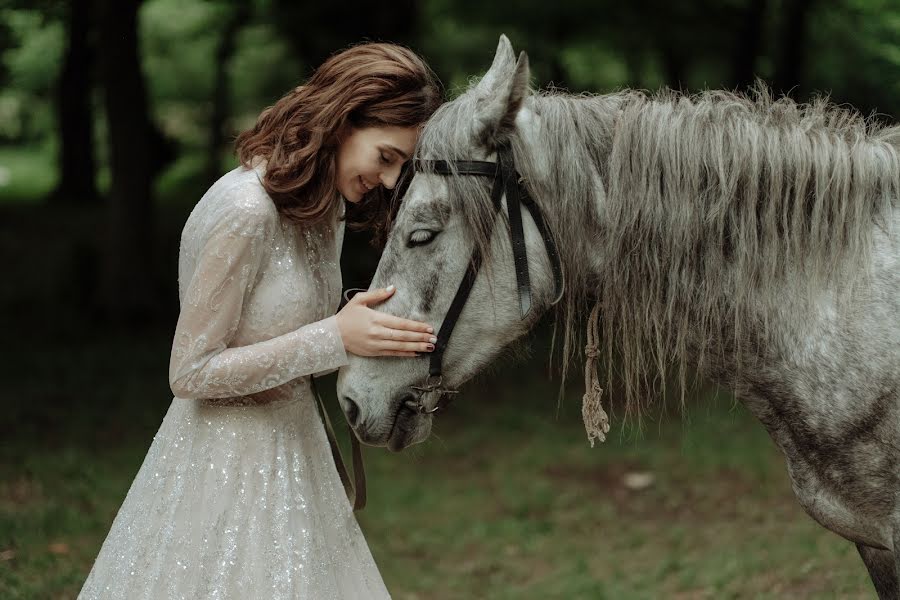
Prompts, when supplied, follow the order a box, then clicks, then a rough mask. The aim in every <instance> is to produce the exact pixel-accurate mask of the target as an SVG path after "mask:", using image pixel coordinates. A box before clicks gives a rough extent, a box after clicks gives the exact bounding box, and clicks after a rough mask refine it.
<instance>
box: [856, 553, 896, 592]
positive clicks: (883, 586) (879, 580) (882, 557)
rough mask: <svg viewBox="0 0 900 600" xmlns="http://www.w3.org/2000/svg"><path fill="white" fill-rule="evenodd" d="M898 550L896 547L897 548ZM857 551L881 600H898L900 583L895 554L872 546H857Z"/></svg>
mask: <svg viewBox="0 0 900 600" xmlns="http://www.w3.org/2000/svg"><path fill="white" fill-rule="evenodd" d="M895 548H896V546H895ZM856 549H857V550H858V551H859V555H860V556H861V557H862V559H863V562H864V563H865V564H866V569H868V570H869V577H871V578H872V583H873V584H874V585H875V591H876V592H878V598H879V600H897V599H898V598H900V583H898V580H897V572H898V568H900V567H898V565H897V560H896V559H895V558H894V553H893V552H891V551H890V550H880V549H878V548H872V547H870V546H863V545H862V544H857V545H856Z"/></svg>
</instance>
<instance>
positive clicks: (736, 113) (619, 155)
mask: <svg viewBox="0 0 900 600" xmlns="http://www.w3.org/2000/svg"><path fill="white" fill-rule="evenodd" d="M498 144H509V145H510V146H511V147H512V150H513V153H514V155H515V161H516V165H517V168H518V169H519V172H520V174H521V175H522V176H523V177H524V178H525V184H526V186H527V188H528V190H529V192H530V194H531V195H532V197H533V198H534V199H535V200H536V201H537V202H538V203H539V204H540V205H541V208H542V209H543V210H544V211H545V214H546V215H547V217H548V221H549V223H550V226H551V229H552V231H553V232H554V234H555V236H556V238H557V244H558V246H559V248H560V254H561V256H562V259H563V270H564V274H565V280H566V295H565V296H564V301H563V302H562V306H561V308H560V309H559V311H560V315H561V320H562V323H563V327H564V332H565V334H566V335H565V342H564V346H565V347H566V348H567V349H571V348H572V347H573V346H574V343H573V340H575V339H577V336H575V335H573V333H572V332H573V331H574V323H575V322H576V316H577V315H580V314H583V312H584V308H585V305H586V304H587V303H589V302H597V303H599V305H600V307H601V309H602V315H603V332H604V339H605V344H606V345H607V349H608V350H609V352H608V356H610V357H612V356H613V355H615V356H617V357H618V358H619V359H620V362H621V364H620V365H619V367H620V369H621V371H622V373H623V374H624V380H625V387H626V412H631V413H636V414H640V412H641V411H642V410H643V409H644V407H643V406H642V405H641V397H642V396H643V395H645V393H646V391H647V386H646V385H643V384H646V383H648V382H651V381H652V380H653V379H654V377H656V376H658V377H659V380H662V381H665V380H666V374H667V373H671V372H672V371H674V372H676V373H678V374H679V375H680V379H681V383H682V384H684V383H685V373H686V371H687V367H688V366H689V367H690V368H691V369H694V370H696V371H697V372H698V373H700V374H701V375H702V376H703V377H706V378H709V379H711V380H714V381H717V382H719V383H720V384H721V385H723V386H725V387H728V388H730V389H733V390H734V392H735V394H736V397H737V398H738V399H740V400H741V401H742V402H743V403H744V404H745V405H746V406H747V407H748V408H749V409H750V410H751V411H752V412H753V414H754V415H755V416H756V417H757V418H758V419H759V420H760V422H761V423H762V424H763V425H764V427H765V428H766V429H767V430H768V432H769V434H770V435H771V437H772V438H773V440H774V441H775V443H776V444H777V446H778V447H779V449H780V450H781V451H782V453H783V454H784V456H785V459H786V462H787V466H788V470H789V473H790V478H791V481H792V485H793V489H794V492H795V494H796V496H797V498H798V500H799V502H800V504H801V505H802V506H803V508H804V509H805V510H806V512H807V513H808V514H809V515H810V516H812V517H813V518H814V519H815V520H816V521H818V522H819V523H820V524H822V525H823V526H825V527H826V528H828V529H830V530H832V531H834V532H836V533H838V534H839V535H841V536H843V537H845V538H847V539H848V540H851V541H853V542H855V543H856V544H857V547H858V548H859V550H860V554H861V555H862V557H863V560H864V562H865V563H866V566H867V568H868V569H869V572H870V574H871V575H872V578H873V581H874V582H875V586H876V589H877V590H878V593H879V595H880V597H882V598H892V597H896V596H897V595H898V594H900V587H898V579H897V573H898V572H900V566H898V561H897V559H896V558H895V557H896V556H897V555H900V552H898V551H897V550H898V547H900V497H898V496H900V235H898V232H900V213H898V212H897V211H896V207H897V206H898V204H900V128H886V129H881V130H876V131H874V132H869V131H868V130H867V129H866V126H865V124H864V123H862V121H861V119H859V118H858V117H854V116H853V115H850V114H848V113H843V112H840V111H837V110H833V109H831V108H828V107H824V108H823V107H818V108H817V107H812V108H810V109H809V112H808V113H803V114H801V111H799V110H798V108H797V106H796V105H794V104H793V103H789V102H788V103H784V104H778V103H772V102H770V101H767V100H763V101H761V102H760V103H759V104H758V105H757V104H753V103H752V102H750V101H747V100H746V99H742V98H740V97H737V96H733V95H727V94H721V95H716V94H713V93H711V94H710V96H708V97H704V99H702V100H701V101H699V102H697V103H696V105H694V104H692V103H691V100H689V99H687V98H681V97H671V96H669V97H665V98H663V99H662V100H661V101H655V100H646V99H645V98H644V97H643V96H639V95H634V94H633V93H630V92H624V93H619V94H611V95H608V96H597V97H572V96H544V97H538V96H528V65H527V58H526V57H524V54H523V55H522V56H520V58H519V60H518V61H516V60H515V57H514V55H513V53H512V48H511V46H510V45H509V42H508V40H506V38H505V37H504V38H501V43H500V47H499V48H498V51H497V55H496V57H495V59H494V64H493V65H492V67H491V69H490V70H489V71H488V73H487V74H486V75H485V76H484V78H483V79H482V80H481V82H479V83H478V84H477V85H475V86H474V87H473V88H471V89H470V90H469V91H468V92H467V93H466V94H464V95H463V96H462V97H460V98H459V99H457V100H455V101H453V102H451V103H448V104H447V105H444V107H442V108H441V109H440V110H439V111H438V113H436V114H435V117H433V119H432V121H430V122H429V123H428V125H427V126H426V128H425V132H424V134H423V136H422V140H420V146H419V148H418V149H417V156H420V157H423V158H430V159H436V158H446V159H482V160H483V159H491V157H493V156H494V149H495V148H496V147H497V145H498ZM489 214H490V215H491V219H493V216H492V215H493V214H494V213H493V209H492V208H491V205H490V200H489V198H488V194H487V189H486V185H485V184H484V183H483V182H480V181H471V178H470V179H469V180H467V179H466V178H464V177H456V178H454V177H449V178H448V177H444V178H442V177H439V176H435V175H429V174H427V173H420V174H417V175H416V177H415V178H414V179H413V181H412V182H411V184H410V186H409V190H408V192H407V195H406V197H405V198H404V201H403V206H402V207H401V210H400V212H399V214H398V216H397V220H396V222H395V224H394V227H393V229H392V232H391V234H390V237H389V239H388V245H387V248H386V250H385V253H384V256H383V257H382V260H381V262H380V264H379V267H378V270H377V272H376V274H375V278H374V280H373V285H375V286H379V285H387V284H388V283H393V284H396V285H397V287H398V292H397V293H396V294H395V295H394V296H393V297H392V298H391V299H390V300H389V301H388V302H387V303H386V304H385V305H384V306H383V308H384V310H386V311H387V312H391V313H394V314H399V315H404V316H408V317H411V318H415V319H417V320H423V321H430V322H434V323H435V324H437V323H440V321H441V319H442V316H443V315H444V314H446V311H447V309H448V306H449V304H450V296H451V295H452V290H454V289H455V288H456V285H457V283H458V282H459V280H460V279H461V277H462V274H463V272H464V271H465V269H466V264H467V257H468V256H470V253H471V249H472V248H473V247H474V246H478V247H479V248H481V249H482V250H483V254H484V256H485V257H486V263H487V265H488V267H489V268H488V272H487V273H482V274H481V275H479V276H478V278H477V279H476V281H475V285H474V287H473V289H472V293H471V295H470V296H469V300H468V301H467V304H466V306H465V308H464V309H463V311H462V314H461V315H460V318H459V322H458V327H457V329H456V330H455V333H454V334H453V335H454V337H453V340H452V341H451V343H450V344H449V346H448V348H447V353H446V355H445V358H444V365H445V368H444V372H445V379H444V381H445V383H448V384H449V385H451V386H458V385H460V384H461V383H463V382H464V381H465V380H467V379H468V378H470V377H471V376H472V375H473V374H474V373H476V372H477V371H478V370H480V369H481V368H483V367H484V366H485V365H486V364H487V363H488V362H490V361H491V360H492V359H493V358H494V357H495V356H496V355H497V354H498V353H499V352H500V351H501V350H502V348H503V347H505V346H506V345H508V344H509V343H510V342H512V341H513V340H515V339H517V338H518V337H520V336H522V335H523V334H525V333H526V332H527V331H528V329H530V327H531V326H533V324H534V323H535V322H536V320H537V318H538V316H539V315H540V313H541V312H546V311H547V310H549V309H550V308H551V306H550V302H551V299H552V297H553V293H552V291H553V290H552V288H553V277H552V275H551V272H550V267H549V261H548V259H547V257H546V255H544V253H543V246H542V243H541V240H540V236H539V235H538V233H537V231H536V228H535V225H534V222H533V221H532V220H531V218H530V217H529V215H528V214H527V213H526V214H524V215H523V221H524V223H525V230H526V241H527V244H528V251H529V253H530V255H529V263H530V264H529V266H530V270H531V283H532V288H533V292H534V298H535V303H534V306H535V309H534V310H532V314H531V315H530V316H529V317H528V318H526V319H521V318H520V315H519V314H518V310H517V307H516V306H515V302H514V301H513V299H514V298H515V297H516V285H515V280H514V277H513V275H512V273H513V261H512V259H511V257H510V255H509V254H510V253H509V251H508V248H509V247H508V244H507V242H506V237H505V235H501V234H500V233H499V230H500V229H502V228H503V226H500V225H498V226H496V227H495V226H494V223H493V221H492V220H491V219H488V218H487V217H486V215H489ZM422 230H427V231H429V232H431V233H430V235H429V236H428V239H430V240H433V241H431V242H429V243H428V244H427V245H424V246H420V245H417V244H412V243H410V242H409V240H410V239H413V237H414V236H412V234H413V233H414V232H421V231H422ZM608 362H610V361H608ZM610 364H612V363H611V362H610ZM610 368H611V367H610ZM426 373H427V366H426V362H425V361H417V360H413V359H411V360H406V361H403V360H397V361H384V360H378V359H371V358H362V357H355V356H351V357H350V364H349V366H348V367H346V368H344V369H342V370H341V373H340V375H339V379H338V394H339V397H340V398H341V401H342V402H343V404H344V406H345V410H346V411H347V412H348V414H353V415H355V417H356V420H355V422H352V423H351V425H353V427H354V429H355V431H356V432H357V435H358V436H359V437H360V439H362V440H363V441H364V442H367V443H374V444H382V445H384V444H386V445H389V446H390V447H391V448H392V449H400V448H402V447H404V446H406V445H409V444H411V443H416V442H420V441H422V440H423V439H425V438H426V437H427V435H428V433H429V432H430V428H431V422H432V416H431V415H423V414H416V413H412V412H410V411H408V410H407V409H406V408H404V407H405V406H406V405H407V404H408V401H409V398H410V394H411V393H412V392H411V391H410V390H412V389H415V386H416V384H418V383H419V382H420V381H421V380H422V379H423V377H424V376H425V375H426ZM653 387H654V386H653V385H652V383H651V385H650V386H649V388H650V390H652V389H653ZM350 405H355V406H353V410H350V408H349V407H350Z"/></svg>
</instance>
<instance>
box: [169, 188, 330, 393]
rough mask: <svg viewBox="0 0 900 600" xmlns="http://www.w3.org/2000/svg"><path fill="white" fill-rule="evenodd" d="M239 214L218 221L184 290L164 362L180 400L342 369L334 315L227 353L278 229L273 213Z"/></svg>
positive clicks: (250, 205)
mask: <svg viewBox="0 0 900 600" xmlns="http://www.w3.org/2000/svg"><path fill="white" fill-rule="evenodd" d="M236 208H238V209H239V210H229V211H226V213H225V214H224V215H222V216H221V217H220V218H219V219H218V223H217V225H216V226H214V227H213V230H212V233H211V234H209V236H208V240H207V242H206V243H205V245H204V246H203V248H202V249H201V251H200V254H199V258H198V260H197V265H196V267H195V269H194V272H193V274H192V275H191V277H190V282H189V283H188V285H187V288H186V289H185V293H184V296H183V300H182V305H181V314H180V315H179V317H178V324H177V325H176V327H175V338H174V341H173V343H172V355H171V359H170V362H169V384H170V386H171V388H172V392H173V393H174V394H175V396H176V397H179V398H227V397H232V396H243V395H248V394H253V393H256V392H260V391H262V390H267V389H270V388H273V387H276V386H279V385H281V384H283V383H286V382H288V381H291V380H292V379H296V378H298V377H302V376H304V375H309V374H312V373H317V372H320V371H325V370H328V369H335V368H337V367H340V366H342V365H344V364H346V363H347V355H346V352H345V350H344V344H343V341H342V340H341V336H340V332H339V330H338V327H337V322H336V319H335V317H333V316H332V317H329V318H327V319H324V320H322V321H317V322H314V323H310V324H308V325H305V326H303V327H300V328H299V329H296V330H294V331H291V332H288V333H285V334H283V335H280V336H277V337H274V338H272V339H269V340H265V341H262V342H258V343H255V344H250V345H247V346H239V347H230V342H231V341H232V339H233V338H234V335H235V333H236V331H237V329H238V324H239V322H240V318H241V309H242V307H243V305H244V302H245V300H246V298H247V295H248V293H249V292H250V291H251V289H252V286H253V282H254V281H255V280H256V276H257V273H258V271H259V269H260V265H261V264H262V263H263V261H264V260H265V256H266V255H267V253H268V248H269V247H270V242H271V239H272V236H273V233H274V230H275V228H276V227H277V226H278V217H277V213H275V211H274V210H272V209H271V207H268V206H265V205H264V204H263V203H260V202H246V203H243V204H241V205H239V206H238V207H236ZM229 213H237V214H229Z"/></svg>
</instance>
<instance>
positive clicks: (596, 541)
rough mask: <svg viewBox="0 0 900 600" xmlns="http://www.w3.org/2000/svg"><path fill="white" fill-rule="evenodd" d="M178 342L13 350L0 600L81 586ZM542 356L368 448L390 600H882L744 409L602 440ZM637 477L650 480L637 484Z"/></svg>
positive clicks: (164, 401)
mask: <svg viewBox="0 0 900 600" xmlns="http://www.w3.org/2000/svg"><path fill="white" fill-rule="evenodd" d="M169 343H170V340H169V338H168V335H167V333H165V332H158V333H149V332H148V333H142V334H141V335H114V334H109V335H100V336H96V337H88V338H87V339H78V338H77V337H76V338H70V339H69V341H65V340H61V341H57V342H52V343H49V344H47V345H44V344H42V345H40V346H39V347H38V346H34V347H31V348H28V349H26V350H25V351H24V352H21V353H19V354H17V355H15V356H12V357H10V359H9V360H8V361H5V363H4V365H3V367H2V369H3V375H4V376H5V378H6V381H7V382H8V385H7V393H9V398H10V399H11V400H12V401H11V402H8V406H7V408H6V412H7V416H8V417H9V418H10V423H11V426H9V427H7V426H4V431H3V434H4V436H3V439H4V454H5V458H6V459H7V460H4V461H3V463H2V466H0V476H2V477H0V481H2V482H3V483H2V486H0V552H2V553H3V554H2V556H3V557H4V558H3V560H2V561H0V597H3V598H11V599H13V598H66V597H74V596H75V595H76V594H77V592H78V590H79V589H80V585H81V583H82V582H83V579H84V577H85V576H86V574H87V572H88V570H89V569H90V566H91V564H92V561H93V559H94V557H95V555H96V553H97V551H98V550H99V547H100V544H101V543H102V541H103V539H104V537H105V535H106V532H107V529H108V527H109V524H110V522H111V520H112V518H113V517H114V515H115V513H116V510H117V509H118V506H119V504H120V503H121V501H122V499H123V498H124V495H125V492H126V491H127V489H128V486H129V485H130V483H131V479H132V478H133V476H134V474H135V473H136V472H137V469H138V467H139V465H140V463H141V461H142V459H143V456H144V452H145V451H146V449H147V447H148V446H149V443H150V439H151V438H152V436H153V434H154V433H155V431H156V428H157V427H158V425H159V423H160V421H161V419H162V416H163V414H164V412H165V410H166V408H167V407H168V402H169V392H168V389H167V386H166V383H165V369H166V363H167V358H168V357H167V353H168V350H169ZM540 363H541V361H540V360H539V359H534V360H533V361H532V362H531V363H530V364H527V365H520V366H517V367H507V368H506V369H504V370H503V371H501V372H499V373H496V374H495V375H494V376H492V377H491V378H487V379H485V380H483V381H481V382H479V384H478V385H477V387H476V386H471V387H470V389H469V390H468V393H464V394H463V395H462V396H461V398H460V399H459V400H458V401H457V403H456V404H455V405H454V407H453V409H452V410H451V411H450V412H449V413H447V414H446V415H444V416H442V417H441V418H440V420H439V422H438V423H437V426H436V435H434V436H432V438H431V440H430V441H429V442H428V443H426V444H424V445H422V446H419V447H414V448H412V449H410V450H408V451H407V452H405V453H401V454H390V453H388V452H385V451H383V450H375V449H370V450H368V451H367V452H366V458H367V462H368V470H369V481H370V484H369V485H370V490H369V494H370V498H369V506H368V508H367V509H366V510H365V511H364V512H363V513H361V514H360V515H359V519H360V522H361V523H362V526H363V529H364V531H365V533H366V536H367V539H368V541H369V544H370V546H371V548H372V552H373V554H374V555H375V558H376V561H377V562H378V564H379V566H380V568H381V570H382V573H383V575H384V577H385V580H386V582H387V584H388V587H389V589H390V590H391V591H392V594H393V595H394V597H395V598H398V599H410V600H411V599H415V598H428V599H455V598H460V599H463V598H497V599H504V598H510V599H512V598H535V599H544V598H592V599H594V598H597V599H600V598H617V599H618V598H659V597H667V598H869V597H872V594H873V592H872V588H871V585H870V584H869V582H868V579H867V577H866V574H865V570H864V568H863V566H862V563H861V562H860V561H859V559H858V558H857V556H856V553H855V550H854V549H853V547H852V545H851V544H850V543H849V542H846V541H845V540H842V539H840V538H838V537H837V536H835V535H833V534H831V533H829V532H827V531H825V530H824V529H822V528H820V527H819V526H817V525H816V524H815V523H813V522H812V520H811V519H809V518H808V517H807V516H806V515H805V514H803V512H802V511H801V509H800V508H799V507H798V506H797V504H796V502H795V501H794V499H793V496H792V494H791V492H790V488H789V484H788V481H787V477H786V474H785V469H784V465H783V462H782V461H781V459H780V457H779V455H778V453H777V451H776V449H775V448H774V446H773V445H772V443H771V441H770V440H769V438H768V437H767V436H766V434H765V432H764V431H763V430H762V428H761V427H760V426H759V425H758V424H757V423H756V422H755V421H754V420H753V419H752V418H751V417H750V415H748V414H747V413H746V412H745V411H744V410H743V409H742V408H741V407H739V406H732V405H731V404H730V403H729V402H728V401H727V400H718V401H716V402H713V403H710V402H703V403H697V404H694V405H691V406H690V407H689V409H688V412H687V414H686V419H685V420H682V419H681V418H680V417H679V416H678V415H674V416H671V417H667V418H662V419H660V420H658V421H651V422H648V423H646V424H645V426H644V428H643V430H642V432H640V433H639V432H637V431H635V430H634V429H633V428H629V427H625V428H622V427H621V426H620V425H621V424H618V423H617V424H616V428H614V430H613V433H614V435H613V436H612V439H610V440H608V441H607V442H606V443H605V444H602V445H600V446H598V447H596V448H594V449H590V448H589V446H588V444H587V442H586V439H585V436H584V432H583V429H582V426H581V423H580V413H579V406H578V402H577V392H578V390H577V389H573V390H572V391H571V392H569V393H567V395H566V396H567V400H566V401H565V402H564V403H563V405H562V406H561V408H560V410H559V415H558V417H557V414H556V413H557V410H556V403H555V394H556V384H555V383H552V382H548V381H547V380H546V378H544V377H542V376H541V370H540V369H536V368H535V366H536V365H539V364H540ZM101 365H102V367H101ZM322 387H323V388H328V387H330V386H322ZM670 412H673V411H670ZM334 416H335V417H337V415H334ZM634 472H641V473H648V474H650V475H651V476H652V478H653V483H652V484H651V485H650V486H649V487H647V488H645V489H642V490H635V489H630V488H629V487H628V486H626V485H625V477H626V475H628V474H629V473H634Z"/></svg>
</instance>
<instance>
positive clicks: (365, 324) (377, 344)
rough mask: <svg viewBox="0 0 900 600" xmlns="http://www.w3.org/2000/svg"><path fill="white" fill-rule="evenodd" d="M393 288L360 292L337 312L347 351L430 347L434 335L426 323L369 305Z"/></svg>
mask: <svg viewBox="0 0 900 600" xmlns="http://www.w3.org/2000/svg"><path fill="white" fill-rule="evenodd" d="M394 291H396V288H394V286H392V285H390V286H388V287H387V288H384V289H378V290H372V291H370V292H360V293H359V294H356V295H355V296H353V298H351V299H350V301H349V302H348V303H347V304H346V305H345V306H344V308H342V309H341V310H340V312H338V314H337V324H338V329H339V330H340V332H341V338H342V339H343V340H344V348H346V350H347V351H348V352H352V353H353V354H356V355H359V356H417V354H418V353H419V352H431V351H432V350H434V344H435V342H437V338H436V337H434V328H432V327H431V326H430V325H428V324H426V323H420V322H418V321H410V320H409V319H401V318H400V317H395V316H393V315H388V314H385V313H383V312H379V311H377V310H372V309H371V308H369V305H372V304H379V303H381V302H384V301H385V300H387V299H388V298H390V297H391V296H392V295H393V293H394Z"/></svg>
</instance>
